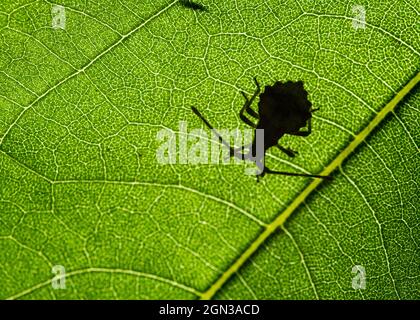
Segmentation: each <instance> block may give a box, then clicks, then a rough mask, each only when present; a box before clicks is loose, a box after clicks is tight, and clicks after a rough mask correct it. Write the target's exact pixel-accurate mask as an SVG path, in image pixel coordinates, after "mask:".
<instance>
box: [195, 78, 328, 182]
mask: <svg viewBox="0 0 420 320" xmlns="http://www.w3.org/2000/svg"><path fill="white" fill-rule="evenodd" d="M254 81H255V85H256V87H257V88H256V90H255V92H254V94H253V95H252V97H251V98H248V96H247V95H246V94H245V92H243V91H241V94H242V95H243V96H244V98H245V104H244V105H243V107H242V109H241V110H240V112H239V117H240V118H241V120H242V121H243V122H244V123H246V124H247V125H249V126H251V127H253V128H254V129H263V131H262V132H263V138H264V143H263V145H264V146H263V150H262V152H257V151H258V149H257V147H258V145H257V144H258V141H257V140H258V139H256V138H257V134H256V131H257V130H256V131H255V132H254V138H253V141H252V142H251V143H250V144H248V145H244V146H241V147H239V148H233V147H232V146H231V145H230V144H229V143H228V142H226V141H225V140H224V139H223V137H222V136H221V135H220V134H219V133H218V132H217V130H215V129H214V127H213V126H212V125H211V124H210V123H209V122H208V121H207V120H206V119H205V118H204V117H203V115H202V114H201V113H200V112H199V111H198V109H197V108H195V107H191V108H192V111H193V112H194V113H195V114H196V115H197V116H198V117H199V118H200V119H201V120H202V121H203V122H204V123H205V125H206V126H207V127H208V128H209V129H210V130H211V131H212V132H213V133H214V134H215V135H216V136H217V137H218V139H219V141H220V142H221V143H222V144H223V145H224V146H225V147H227V148H228V149H229V150H230V156H231V157H232V156H235V157H237V158H239V159H241V160H251V161H254V162H255V163H256V165H257V166H258V168H259V169H260V171H259V173H258V174H257V181H258V178H259V177H263V176H264V175H265V174H279V175H286V176H300V177H312V178H323V179H331V177H330V176H322V175H315V174H304V173H294V172H285V171H273V170H271V169H269V168H267V167H266V166H265V165H264V164H263V163H264V157H265V153H266V151H267V150H268V149H269V148H271V147H277V148H278V149H279V150H281V151H282V152H284V153H285V154H287V155H288V156H289V157H294V156H295V155H296V154H297V152H296V151H293V150H290V149H288V148H285V147H282V146H281V145H279V143H278V140H279V139H280V138H281V137H283V136H284V135H285V134H289V135H294V136H300V137H307V136H308V135H309V134H310V133H311V131H312V127H311V118H312V113H313V112H315V111H317V110H318V109H312V103H311V102H310V101H309V100H308V99H307V97H308V93H307V92H306V91H305V89H304V88H303V82H302V81H297V82H293V81H287V82H285V83H282V82H280V81H277V82H276V83H275V84H274V85H273V86H266V87H265V88H264V92H263V93H261V94H260V92H261V87H260V85H259V83H258V81H257V79H256V78H254ZM258 96H259V102H258V112H256V111H254V110H253V109H252V108H251V105H252V103H253V102H254V100H255V99H256V98H257V97H258ZM248 117H252V118H255V119H256V120H257V123H256V124H254V123H253V122H252V121H251V120H250V119H249V118H248ZM305 127H306V130H305V129H304V130H301V128H305ZM245 149H249V151H248V153H243V152H244V150H245Z"/></svg>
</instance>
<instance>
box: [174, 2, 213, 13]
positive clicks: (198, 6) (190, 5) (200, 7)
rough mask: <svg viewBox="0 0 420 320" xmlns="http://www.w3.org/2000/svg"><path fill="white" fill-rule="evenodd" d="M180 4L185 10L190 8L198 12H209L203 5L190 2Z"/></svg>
mask: <svg viewBox="0 0 420 320" xmlns="http://www.w3.org/2000/svg"><path fill="white" fill-rule="evenodd" d="M179 3H180V4H181V5H182V6H183V7H185V8H189V9H192V10H196V11H207V8H206V7H205V6H203V5H202V4H201V3H196V2H193V1H190V0H181V1H180V2H179Z"/></svg>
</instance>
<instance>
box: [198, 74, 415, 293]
mask: <svg viewBox="0 0 420 320" xmlns="http://www.w3.org/2000/svg"><path fill="white" fill-rule="evenodd" d="M419 82H420V72H418V73H417V74H416V75H415V76H414V77H413V78H412V79H411V80H410V81H409V82H408V83H407V84H406V85H405V86H404V87H403V88H402V89H401V90H400V91H399V92H398V93H397V94H396V95H395V96H394V97H393V98H392V99H391V100H390V101H389V102H388V103H387V104H386V105H385V107H384V108H383V109H381V111H379V112H378V113H377V114H376V116H375V117H374V118H373V119H372V121H370V122H369V123H368V125H367V126H366V127H365V128H364V129H363V130H362V131H361V132H360V133H358V134H357V135H356V136H355V137H354V139H353V141H352V142H351V143H350V144H349V145H348V146H347V147H346V148H345V149H344V150H343V151H341V152H340V153H339V154H338V155H337V157H335V158H334V160H333V161H332V162H331V163H330V164H329V165H328V166H327V167H326V168H325V169H324V170H323V171H322V172H321V173H320V174H321V175H330V174H331V172H333V171H334V170H335V169H337V168H338V167H340V166H341V164H342V163H343V161H344V160H345V159H346V158H347V157H348V156H349V155H350V154H351V153H352V152H353V151H354V150H355V149H356V148H357V147H358V146H359V145H360V144H361V143H362V142H363V141H365V140H366V138H367V137H368V136H369V134H370V133H371V132H372V131H373V130H374V129H375V128H376V127H377V126H378V124H379V123H381V121H382V120H383V119H384V118H385V117H386V116H387V114H388V113H390V112H392V111H393V110H394V109H395V107H396V106H397V104H398V103H399V102H400V101H401V100H402V99H403V98H404V97H405V96H406V95H407V94H408V93H409V92H410V91H411V90H412V89H413V88H414V87H415V86H416V85H417V84H418V83H419ZM322 181H323V180H322V179H314V180H313V181H312V182H311V183H310V184H309V185H308V186H307V187H306V188H305V189H304V190H303V191H302V192H301V193H300V194H299V195H298V196H297V197H296V198H295V199H294V200H293V202H292V203H291V204H290V205H289V206H288V207H287V208H286V209H285V210H284V211H283V212H281V213H280V214H279V215H278V216H277V217H276V218H275V219H274V220H273V221H272V222H271V223H270V224H269V225H267V227H266V228H265V229H264V231H263V232H262V233H261V234H260V235H259V236H258V237H257V238H256V239H255V240H254V241H253V242H252V243H251V244H250V246H249V247H248V248H247V249H246V250H245V251H244V252H243V253H242V255H241V256H240V257H239V258H238V259H237V260H236V261H234V262H233V264H232V265H231V266H230V267H229V268H228V269H227V270H226V271H225V272H224V273H223V274H222V275H221V276H220V277H219V278H218V279H217V280H216V281H215V282H214V283H213V285H211V286H210V288H209V289H208V290H207V291H206V292H204V293H203V294H202V295H201V297H200V298H201V299H203V300H206V299H211V298H213V297H214V295H215V294H216V293H217V292H218V291H219V290H220V288H221V287H222V286H223V285H224V284H225V283H226V281H228V280H229V279H230V278H231V277H232V275H233V274H235V273H236V272H237V271H238V270H239V269H240V268H241V267H242V265H243V264H244V263H245V262H246V261H247V260H248V259H249V258H250V257H251V256H252V255H253V254H254V253H255V252H256V251H257V250H258V248H260V246H261V245H262V244H263V243H264V242H265V240H267V238H268V237H270V236H271V235H272V234H273V233H274V232H275V231H276V230H277V228H279V227H281V226H282V225H283V224H284V223H285V221H286V220H287V219H288V218H289V217H290V215H291V214H292V213H293V212H294V211H295V210H296V209H297V208H298V207H299V206H300V205H301V204H302V203H303V202H304V201H305V199H306V198H307V197H308V195H309V194H311V193H312V191H314V190H315V189H316V188H317V187H318V186H319V185H320V184H321V182H322Z"/></svg>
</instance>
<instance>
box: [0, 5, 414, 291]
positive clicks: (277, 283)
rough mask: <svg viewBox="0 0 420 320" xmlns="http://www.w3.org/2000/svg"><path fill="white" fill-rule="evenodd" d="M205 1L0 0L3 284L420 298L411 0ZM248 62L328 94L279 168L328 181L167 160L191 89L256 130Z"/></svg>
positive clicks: (204, 106)
mask: <svg viewBox="0 0 420 320" xmlns="http://www.w3.org/2000/svg"><path fill="white" fill-rule="evenodd" d="M58 4H60V5H62V7H57V6H56V5H58ZM203 5H204V6H205V7H206V9H207V11H194V10H191V9H188V8H185V7H183V6H182V5H180V3H179V1H163V0H160V1H142V2H140V3H139V2H137V1H124V3H115V2H111V1H110V2H108V1H102V2H101V3H100V4H99V3H91V2H86V3H83V2H82V1H63V2H60V3H52V2H50V1H45V0H44V1H3V2H2V3H1V4H0V85H1V91H0V111H1V112H0V245H1V251H0V266H1V268H0V283H1V286H0V297H1V298H3V299H7V298H9V299H40V298H41V299H81V298H91V299H103V298H111V299H112V298H116V299H197V298H204V299H205V298H216V299H217V298H229V299H242V298H246V299H261V298H265V299H282V298H321V299H325V298H332V299H334V298H355V299H359V298H363V299H388V298H392V299H393V298H401V299H407V298H411V299H419V298H420V288H419V286H418V283H419V270H420V257H419V255H418V247H419V242H420V238H419V234H420V232H419V231H420V230H419V225H420V224H419V217H418V212H419V207H418V203H419V195H418V181H419V175H418V169H417V168H418V166H419V164H420V163H419V157H418V153H419V147H418V143H419V130H418V128H419V121H418V114H419V105H420V95H419V92H418V86H417V87H416V84H417V83H418V82H419V80H420V73H419V70H420V68H419V66H420V57H419V56H420V55H419V30H418V27H417V21H418V12H417V11H416V10H415V5H414V4H411V3H410V2H405V3H404V4H398V6H396V5H395V4H394V3H393V2H391V1H375V3H373V2H372V1H369V3H368V2H367V1H360V3H357V5H358V6H357V7H353V5H350V4H349V3H348V2H346V1H335V2H334V3H333V4H331V3H327V2H325V3H322V2H319V1H318V2H314V1H310V0H307V1H291V2H286V1H285V2H281V3H280V2H278V1H274V0H272V1H271V0H270V1H253V2H249V1H239V2H238V1H235V2H229V1H205V2H204V1H203ZM60 8H63V9H60ZM60 10H64V11H65V25H61V24H60V23H63V19H61V20H60V19H57V14H58V13H57V12H61V11H60ZM360 10H362V11H363V10H364V11H365V18H366V21H365V24H364V28H363V27H361V25H360V23H362V22H363V21H355V17H356V16H357V15H358V14H359V16H358V20H361V18H360ZM57 23H58V27H57ZM61 26H62V27H63V28H61ZM355 26H356V27H355ZM254 76H257V78H258V80H259V82H260V83H261V85H262V86H266V85H272V84H273V83H274V82H275V81H277V80H283V81H284V80H294V81H296V80H303V82H304V84H305V88H306V90H307V91H308V92H309V99H310V101H311V102H312V104H313V106H314V107H319V108H320V111H318V112H317V113H316V114H314V116H313V123H312V134H311V135H310V136H308V137H306V138H302V137H291V136H287V137H284V138H282V139H281V141H280V142H281V144H282V145H283V146H286V147H290V148H291V149H293V150H297V151H298V152H299V154H298V156H297V157H295V158H293V159H290V158H287V156H285V155H284V154H282V153H281V152H280V151H279V150H270V152H269V154H268V155H267V157H266V164H267V167H269V168H271V169H273V170H280V171H292V172H301V173H314V174H317V173H320V172H323V174H329V173H330V172H331V173H332V175H333V177H334V179H333V180H332V181H330V182H326V181H321V180H319V179H317V180H314V179H306V178H299V177H285V176H266V177H264V178H263V179H262V180H261V181H260V182H259V183H256V180H255V177H252V176H247V175H245V174H244V166H243V164H241V165H233V164H232V165H223V164H218V165H214V164H206V165H205V164H202V165H191V164H189V165H188V164H179V163H177V164H172V165H162V164H159V163H158V161H157V158H156V150H157V149H158V148H159V147H160V145H161V143H162V142H161V141H159V140H158V139H157V133H158V132H159V131H160V130H162V129H172V130H174V131H175V132H176V133H179V131H180V130H179V123H180V121H186V122H187V124H188V128H189V130H192V129H193V128H205V127H204V126H203V124H202V123H201V122H200V120H199V119H198V118H197V117H196V116H195V115H194V114H193V113H192V112H191V106H193V105H194V106H196V107H197V108H198V109H199V110H200V111H201V112H202V113H203V115H205V117H206V118H207V119H209V121H210V122H211V123H212V124H214V125H215V126H216V127H217V128H226V129H234V128H241V129H244V128H246V127H245V125H244V124H243V123H242V122H241V121H240V119H239V116H238V112H239V110H240V108H241V106H242V105H243V103H244V100H243V97H242V95H241V93H240V91H245V92H246V93H247V94H249V95H250V94H252V93H253V92H254V90H255V88H254V83H253V81H252V78H253V77H254ZM253 107H254V108H256V104H255V105H253ZM206 132H207V133H208V134H209V132H208V130H207V129H206ZM178 138H179V136H178ZM56 266H63V267H64V268H65V272H66V278H65V279H66V282H65V289H64V290H63V289H54V288H53V286H52V280H54V276H55V273H53V272H52V270H53V269H54V270H55V268H56ZM355 266H362V267H363V268H364V270H365V277H366V278H365V280H366V283H365V285H366V288H365V289H357V288H356V289H355V288H354V277H356V276H357V275H358V274H356V273H352V270H354V267H355ZM53 282H54V281H53Z"/></svg>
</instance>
